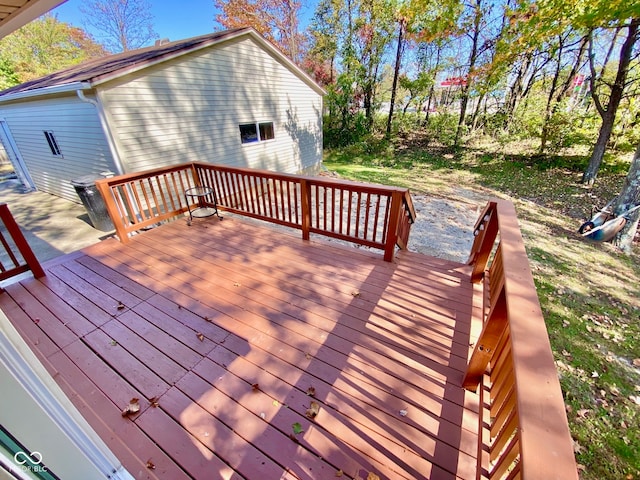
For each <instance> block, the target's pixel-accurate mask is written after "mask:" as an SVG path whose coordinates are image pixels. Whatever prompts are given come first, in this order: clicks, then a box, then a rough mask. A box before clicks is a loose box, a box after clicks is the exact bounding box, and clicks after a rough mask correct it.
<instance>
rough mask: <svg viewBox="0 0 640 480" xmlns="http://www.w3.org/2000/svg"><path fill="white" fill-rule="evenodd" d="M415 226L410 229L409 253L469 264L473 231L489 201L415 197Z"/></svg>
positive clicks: (413, 196) (425, 196)
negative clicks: (481, 211) (476, 201)
mask: <svg viewBox="0 0 640 480" xmlns="http://www.w3.org/2000/svg"><path fill="white" fill-rule="evenodd" d="M412 199H413V205H414V207H415V210H416V222H415V223H414V224H413V226H412V227H411V234H410V236H409V250H411V251H414V252H418V253H423V254H425V255H431V256H433V257H438V258H444V259H447V260H453V261H456V262H466V261H467V258H468V257H469V252H470V250H471V245H472V244H473V227H474V225H475V223H476V220H477V219H478V215H480V210H481V209H482V207H483V206H484V205H485V203H486V200H484V201H481V202H478V203H475V202H470V201H455V200H451V199H448V198H438V197H430V196H427V195H412Z"/></svg>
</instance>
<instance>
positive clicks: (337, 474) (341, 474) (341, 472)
mask: <svg viewBox="0 0 640 480" xmlns="http://www.w3.org/2000/svg"><path fill="white" fill-rule="evenodd" d="M343 475H344V472H343V471H342V470H338V471H337V472H336V477H341V476H343Z"/></svg>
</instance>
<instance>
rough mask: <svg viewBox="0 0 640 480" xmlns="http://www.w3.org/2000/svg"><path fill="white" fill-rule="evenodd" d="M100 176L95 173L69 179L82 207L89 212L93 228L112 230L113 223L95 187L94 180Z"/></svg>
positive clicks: (104, 230)
mask: <svg viewBox="0 0 640 480" xmlns="http://www.w3.org/2000/svg"><path fill="white" fill-rule="evenodd" d="M100 178H102V177H100V176H96V175H85V176H83V177H80V178H77V179H75V180H72V181H71V185H73V187H74V188H75V189H76V193H77V194H78V197H80V200H81V201H82V204H83V205H84V208H85V209H86V210H87V213H88V214H89V220H90V221H91V225H93V228H96V229H98V230H102V231H103V232H109V231H112V230H114V226H113V223H112V222H111V218H110V217H109V213H108V212H107V206H106V205H105V203H104V200H103V199H102V195H100V192H99V191H98V189H97V187H96V183H95V181H96V180H98V179H100Z"/></svg>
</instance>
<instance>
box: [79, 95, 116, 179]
mask: <svg viewBox="0 0 640 480" xmlns="http://www.w3.org/2000/svg"><path fill="white" fill-rule="evenodd" d="M76 94H77V95H78V98H79V99H80V100H81V101H83V102H85V103H90V104H91V105H93V106H94V107H96V110H97V112H98V118H99V119H100V126H101V127H102V131H103V132H104V136H105V138H106V139H107V144H108V145H109V151H110V152H111V157H112V158H113V163H114V165H115V167H116V172H115V173H116V175H123V174H124V168H123V166H122V162H121V161H120V156H119V155H118V150H117V149H116V144H115V141H114V140H113V135H111V129H110V128H109V122H107V117H106V115H105V113H104V109H103V108H102V104H101V103H100V102H98V101H97V100H94V99H92V98H87V97H86V96H85V94H84V90H81V89H78V90H76Z"/></svg>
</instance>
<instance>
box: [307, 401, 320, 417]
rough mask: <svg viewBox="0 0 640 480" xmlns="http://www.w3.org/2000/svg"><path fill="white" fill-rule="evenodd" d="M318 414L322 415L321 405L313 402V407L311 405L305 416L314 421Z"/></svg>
mask: <svg viewBox="0 0 640 480" xmlns="http://www.w3.org/2000/svg"><path fill="white" fill-rule="evenodd" d="M318 413H320V404H319V403H318V402H311V405H309V408H308V409H307V411H306V412H305V413H304V414H305V415H306V417H307V418H310V419H312V420H313V419H314V418H316V417H317V416H318Z"/></svg>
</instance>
